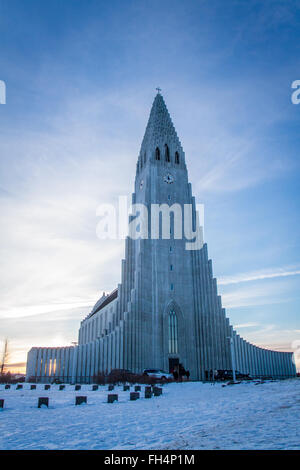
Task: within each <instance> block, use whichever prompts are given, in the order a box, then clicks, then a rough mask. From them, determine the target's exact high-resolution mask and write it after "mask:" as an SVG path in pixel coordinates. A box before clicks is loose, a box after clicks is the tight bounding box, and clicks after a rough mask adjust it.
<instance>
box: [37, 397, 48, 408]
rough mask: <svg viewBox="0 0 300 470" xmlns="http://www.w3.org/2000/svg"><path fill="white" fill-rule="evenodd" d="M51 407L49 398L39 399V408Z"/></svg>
mask: <svg viewBox="0 0 300 470" xmlns="http://www.w3.org/2000/svg"><path fill="white" fill-rule="evenodd" d="M43 405H44V406H47V408H48V406H49V398H48V397H39V400H38V408H41V406H43Z"/></svg>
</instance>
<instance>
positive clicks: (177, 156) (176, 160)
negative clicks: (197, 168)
mask: <svg viewBox="0 0 300 470" xmlns="http://www.w3.org/2000/svg"><path fill="white" fill-rule="evenodd" d="M175 163H177V164H179V153H178V152H175Z"/></svg>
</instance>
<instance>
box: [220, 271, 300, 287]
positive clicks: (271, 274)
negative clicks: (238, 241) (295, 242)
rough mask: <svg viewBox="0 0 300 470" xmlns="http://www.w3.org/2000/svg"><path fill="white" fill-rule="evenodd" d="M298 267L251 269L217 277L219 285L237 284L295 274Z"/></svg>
mask: <svg viewBox="0 0 300 470" xmlns="http://www.w3.org/2000/svg"><path fill="white" fill-rule="evenodd" d="M299 274H300V269H291V270H289V269H288V268H272V269H266V270H259V271H252V272H249V273H240V274H236V275H235V276H223V277H220V278H219V279H218V284H219V285H228V284H239V283H241V282H250V281H260V280H264V279H272V278H276V277H287V276H297V275H299Z"/></svg>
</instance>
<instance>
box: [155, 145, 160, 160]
mask: <svg viewBox="0 0 300 470" xmlns="http://www.w3.org/2000/svg"><path fill="white" fill-rule="evenodd" d="M155 160H160V151H159V148H158V147H156V150H155Z"/></svg>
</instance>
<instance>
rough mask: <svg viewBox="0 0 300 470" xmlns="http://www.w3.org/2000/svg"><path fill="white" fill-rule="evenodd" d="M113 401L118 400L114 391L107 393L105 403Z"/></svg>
mask: <svg viewBox="0 0 300 470" xmlns="http://www.w3.org/2000/svg"><path fill="white" fill-rule="evenodd" d="M114 401H118V395H117V394H116V393H109V394H108V395H107V403H113V402H114Z"/></svg>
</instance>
